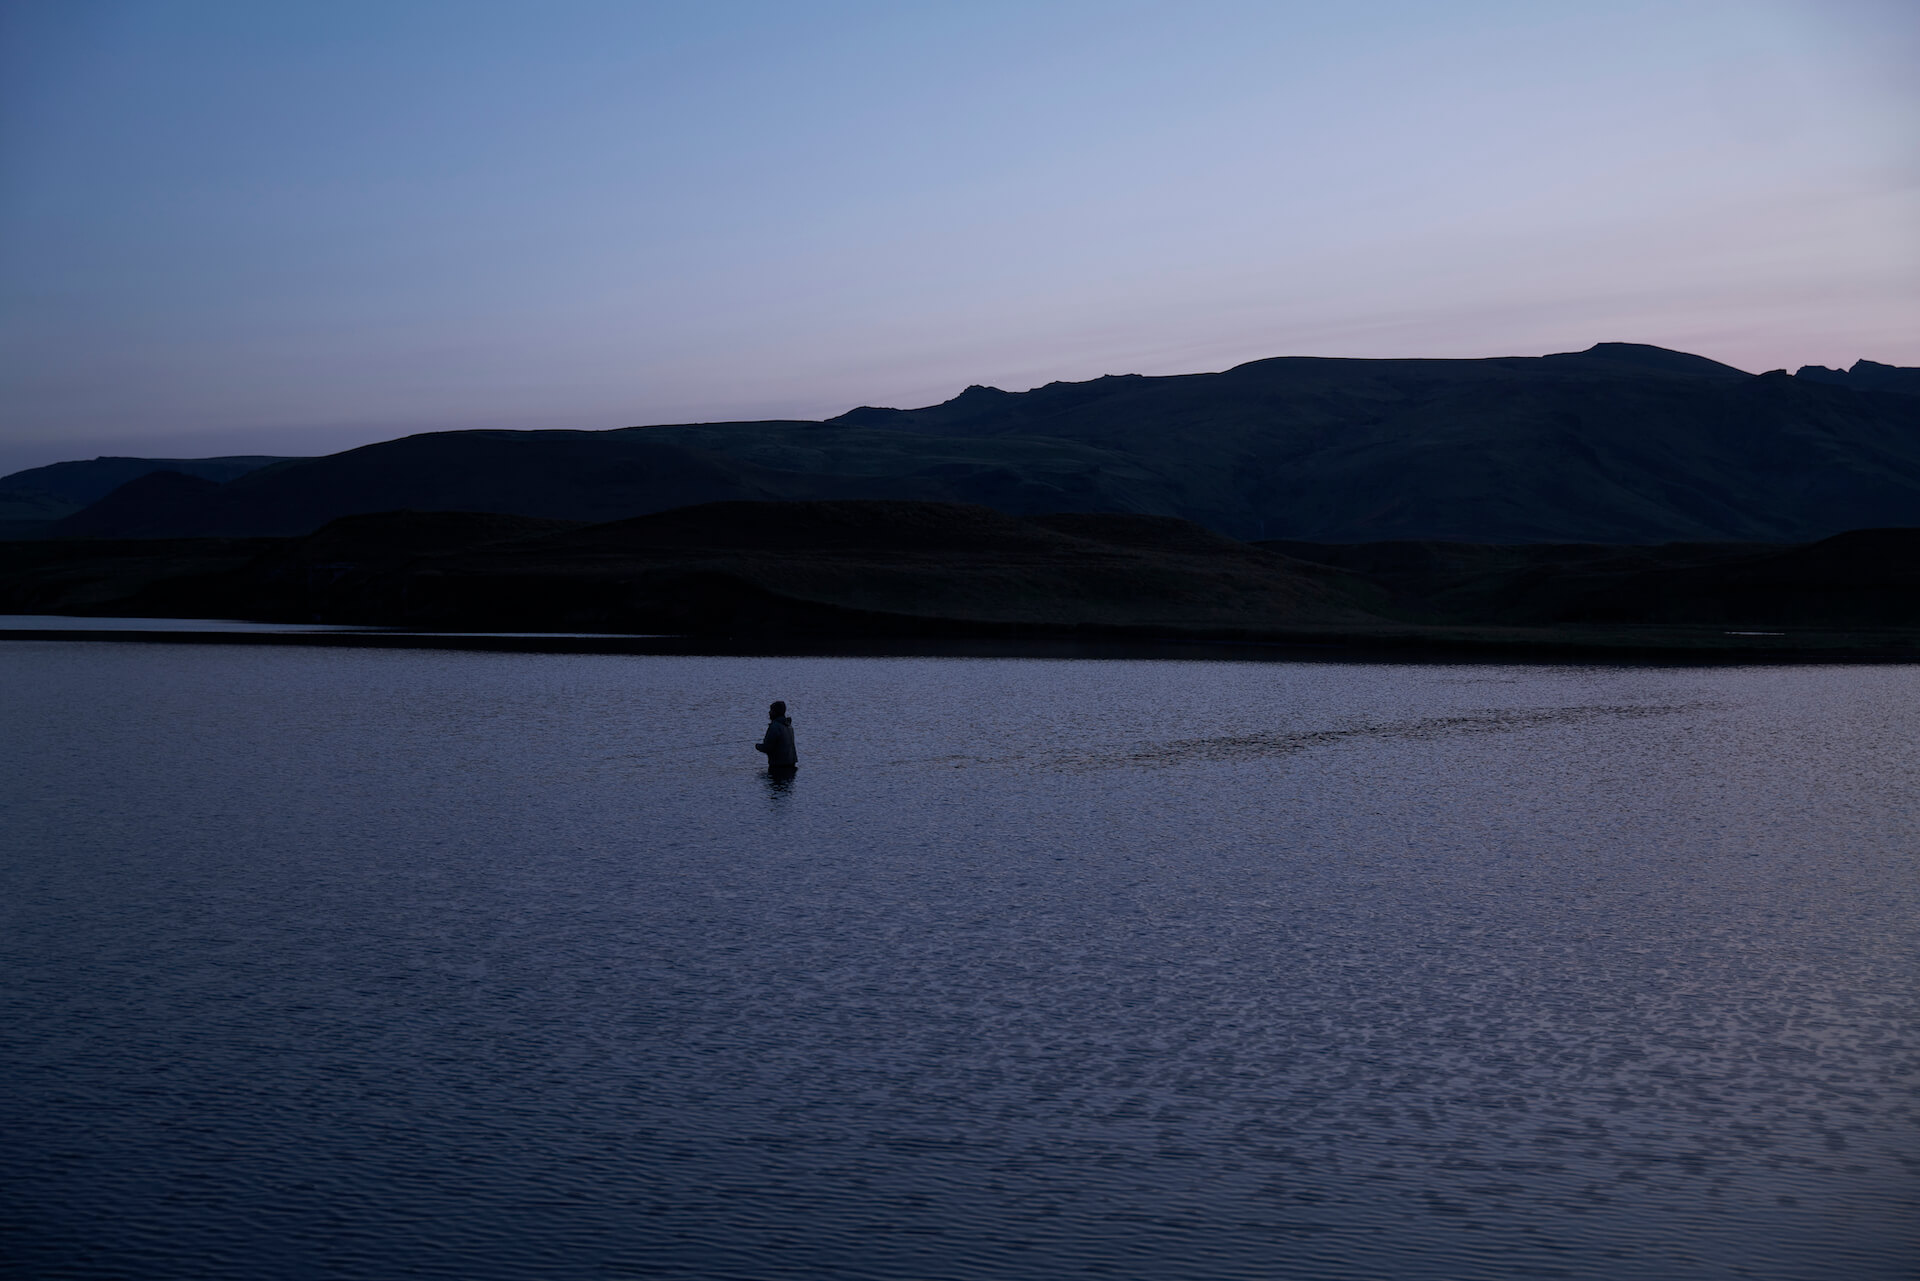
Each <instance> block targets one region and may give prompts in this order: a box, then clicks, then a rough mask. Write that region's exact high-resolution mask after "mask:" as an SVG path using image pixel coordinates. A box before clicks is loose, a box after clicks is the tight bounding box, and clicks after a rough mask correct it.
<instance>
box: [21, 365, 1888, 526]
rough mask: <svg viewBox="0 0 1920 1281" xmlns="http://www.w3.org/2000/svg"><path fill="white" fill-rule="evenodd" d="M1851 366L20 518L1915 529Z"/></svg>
mask: <svg viewBox="0 0 1920 1281" xmlns="http://www.w3.org/2000/svg"><path fill="white" fill-rule="evenodd" d="M1863 366H1866V367H1867V370H1866V372H1867V373H1868V374H1871V375H1872V376H1871V377H1870V378H1867V379H1866V380H1864V381H1862V380H1859V379H1855V378H1854V377H1853V375H1852V374H1851V373H1849V374H1848V375H1846V377H1845V379H1844V380H1843V381H1842V382H1839V383H1836V382H1835V381H1834V380H1833V379H1832V378H1829V377H1826V376H1825V375H1824V374H1809V375H1808V376H1805V377H1802V376H1798V375H1790V374H1787V373H1786V372H1785V371H1783V370H1782V371H1771V372H1768V373H1764V374H1749V373H1746V372H1744V371H1742V370H1738V369H1734V368H1732V367H1731V366H1727V365H1723V364H1721V363H1719V362H1716V361H1712V360H1708V359H1707V358H1705V357H1700V356H1694V355H1691V354H1689V353H1685V352H1675V351H1670V350H1667V349H1664V348H1659V347H1652V346H1648V345H1645V344H1632V343H1600V344H1595V345H1594V346H1593V347H1590V348H1588V349H1586V350H1585V351H1579V352H1561V353H1554V354H1551V355H1547V356H1538V357H1518V356H1514V357H1489V358H1484V359H1478V360H1444V359H1404V360H1375V359H1363V358H1336V357H1300V356H1282V357H1273V358H1268V359H1264V360H1257V361H1250V362H1246V363H1244V364H1241V365H1237V366H1234V367H1233V368H1231V369H1228V370H1223V371H1220V372H1217V373H1196V374H1174V375H1161V376H1151V377H1148V376H1142V375H1125V374H1123V375H1108V376H1105V377H1102V378H1097V379H1091V380H1087V381H1084V382H1074V383H1069V382H1054V383H1048V384H1045V385H1044V386H1041V387H1036V388H1033V389H1032V390H1030V391H1025V392H1009V391H1004V390H1000V389H997V388H990V387H985V386H979V385H976V386H972V387H969V388H967V389H966V390H964V391H962V392H961V393H960V394H958V395H956V396H954V397H952V398H951V399H949V400H947V401H944V402H942V403H940V404H937V405H930V406H925V407H922V408H919V409H891V408H884V407H876V406H861V407H858V408H856V409H853V410H849V411H848V412H847V413H845V414H841V415H839V416H837V417H834V418H830V419H826V420H823V421H818V422H815V421H802V420H771V421H760V422H743V423H707V424H666V425H659V426H649V427H630V428H620V429H614V430H612V431H606V432H563V431H526V432H474V431H468V432H443V433H428V434H423V435H417V436H409V437H402V438H399V439H397V440H393V441H386V442H381V443H379V444H375V445H368V446H363V447H361V448H360V449H357V450H348V451H345V452H343V453H341V454H334V455H327V456H325V457H322V458H314V459H307V460H301V461H295V462H288V463H283V464H280V465H277V466H273V467H268V468H263V469H259V470H256V471H254V472H250V473H249V474H247V475H243V476H240V477H238V478H235V479H231V480H228V481H226V482H224V483H221V484H218V485H216V486H214V487H213V488H212V489H210V490H209V489H205V488H204V487H199V488H197V489H194V487H190V486H183V485H179V484H172V483H170V482H156V481H148V482H146V489H147V490H149V491H151V492H150V493H143V492H142V491H141V490H135V491H133V492H132V493H131V494H127V495H122V496H120V497H119V498H118V499H116V500H115V501H114V502H113V503H111V504H109V503H108V501H107V499H102V505H101V506H100V509H99V510H90V511H85V512H80V513H76V514H74V515H73V516H71V517H68V518H67V521H66V522H65V523H56V524H52V525H49V526H47V527H46V529H45V532H48V533H54V534H66V535H85V536H94V537H115V536H148V537H181V536H266V535H273V536H284V535H297V534H302V533H306V532H308V531H310V530H312V529H315V528H317V527H319V526H320V525H322V524H324V523H325V522H326V521H328V520H331V519H335V518H338V517H341V516H346V515H352V514H355V513H356V512H368V511H380V510H391V509H403V508H404V509H414V510H423V511H433V510H471V511H496V512H501V513H504V514H508V515H516V516H527V517H537V518H543V519H565V520H582V521H588V522H604V521H608V520H617V519H622V518H627V517H633V516H640V515H645V514H647V513H649V512H655V511H664V510H668V509H670V508H674V507H684V506H687V505H689V504H693V503H700V502H714V501H801V502H804V501H833V500H858V499H874V500H885V499H891V500H899V501H917V502H949V503H972V504H978V505H981V506H986V507H991V508H994V509H996V510H999V511H1002V512H1006V513H1009V514H1013V515H1021V516H1028V515H1038V514H1043V513H1048V512H1114V513H1133V514H1141V515H1155V516H1168V517H1179V518H1181V519H1186V520H1190V521H1193V522H1195V523H1197V524H1200V525H1203V526H1206V527H1207V528H1209V529H1213V530H1215V531H1217V532H1219V533H1222V534H1226V535H1228V536H1231V537H1234V538H1238V539H1243V540H1245V539H1252V540H1259V539H1276V538H1278V539H1301V540H1308V541H1316V542H1326V543H1342V542H1367V541H1383V540H1406V539H1416V540H1417V539H1442V540H1445V539H1451V540H1456V541H1464V542H1483V543H1541V542H1547V543H1550V542H1585V543H1614V544H1653V543H1661V542H1676V541H1716V540H1718V541H1760V542H1805V541H1810V540H1812V539H1816V538H1820V537H1825V536H1828V535H1831V534H1837V533H1840V532H1842V531H1844V530H1848V529H1854V528H1859V527H1863V526H1905V525H1920V397H1914V396H1910V395H1907V394H1906V393H1905V392H1904V391H1901V390H1897V389H1893V387H1894V384H1902V385H1904V383H1903V379H1904V376H1905V374H1907V373H1914V374H1920V370H1902V369H1900V368H1898V367H1894V366H1874V365H1872V364H1871V362H1860V363H1859V364H1856V366H1854V368H1855V369H1856V370H1858V369H1861V368H1862V367H1863ZM1812 368H1813V367H1807V369H1808V370H1811V369H1812ZM1876 371H1882V372H1876ZM1887 371H1890V372H1887ZM1831 372H1832V371H1827V373H1831ZM190 489H194V492H191V493H190V492H189V490H190ZM108 498H114V496H113V495H109V496H108Z"/></svg>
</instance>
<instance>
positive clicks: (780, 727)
mask: <svg viewBox="0 0 1920 1281" xmlns="http://www.w3.org/2000/svg"><path fill="white" fill-rule="evenodd" d="M754 746H755V747H757V748H759V749H760V750H761V751H763V752H765V753H766V754H767V768H768V769H794V768H796V767H797V766H798V765H799V764H800V757H799V756H798V755H797V754H796V753H795V752H794V750H793V717H791V716H782V717H780V718H779V719H778V720H772V719H770V720H768V721H767V733H766V736H765V737H764V738H762V739H761V740H760V741H759V742H757V743H755V744H754Z"/></svg>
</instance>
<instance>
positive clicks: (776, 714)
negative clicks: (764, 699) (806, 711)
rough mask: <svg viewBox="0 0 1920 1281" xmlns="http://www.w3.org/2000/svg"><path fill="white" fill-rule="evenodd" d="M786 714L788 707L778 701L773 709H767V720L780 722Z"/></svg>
mask: <svg viewBox="0 0 1920 1281" xmlns="http://www.w3.org/2000/svg"><path fill="white" fill-rule="evenodd" d="M786 714H787V705H786V704H785V703H782V702H778V701H776V702H775V703H774V704H773V705H772V706H771V707H769V708H767V719H768V720H770V721H777V720H780V719H782V718H783V717H785V716H786Z"/></svg>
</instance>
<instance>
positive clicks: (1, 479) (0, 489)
mask: <svg viewBox="0 0 1920 1281" xmlns="http://www.w3.org/2000/svg"><path fill="white" fill-rule="evenodd" d="M292 461H297V460H294V459H289V458H283V457H276V456H269V455H251V454H249V455H234V456H231V457H226V458H111V457H106V458H94V459H89V460H86V461H82V462H70V463H53V464H51V465H49V466H46V467H30V468H28V469H27V470H26V471H17V472H14V473H13V474H11V475H9V476H0V535H5V536H13V537H19V536H24V535H31V534H33V533H37V532H40V528H41V523H42V522H50V521H55V520H59V519H61V518H62V517H65V516H71V515H73V514H74V513H75V512H78V511H79V510H81V509H82V508H84V507H86V506H87V505H88V504H90V503H95V502H98V501H100V500H101V499H102V498H105V497H106V496H107V495H108V494H110V493H112V492H113V491H114V490H116V489H118V488H119V487H120V486H122V485H124V484H127V483H128V482H129V481H133V480H137V479H139V478H140V477H142V476H145V475H148V474H149V473H152V472H159V471H172V472H179V473H180V474H182V475H185V476H197V477H199V478H201V479H203V480H211V481H227V480H233V479H234V478H235V477H238V476H244V475H246V474H247V473H248V472H252V471H258V470H259V469H260V468H262V467H268V466H271V465H272V464H274V463H284V462H292Z"/></svg>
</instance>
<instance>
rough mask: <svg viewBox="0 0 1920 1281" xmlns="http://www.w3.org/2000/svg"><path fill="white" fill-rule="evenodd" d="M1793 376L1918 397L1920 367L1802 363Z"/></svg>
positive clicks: (1861, 361) (1863, 363)
mask: <svg viewBox="0 0 1920 1281" xmlns="http://www.w3.org/2000/svg"><path fill="white" fill-rule="evenodd" d="M1794 377H1795V378H1804V379H1806V380H1807V381H1809V382H1818V383H1827V384H1829V385H1831V386H1836V387H1850V388H1852V389H1854V390H1856V391H1893V392H1899V393H1901V394H1902V395H1906V396H1920V369H1902V368H1901V367H1899V366H1898V365H1880V364H1875V363H1874V362H1873V361H1871V360H1856V361H1854V362H1853V366H1852V367H1851V368H1849V369H1845V370H1841V369H1828V368H1827V367H1826V366H1825V365H1802V366H1800V372H1798V373H1797V374H1795V375H1794Z"/></svg>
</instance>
